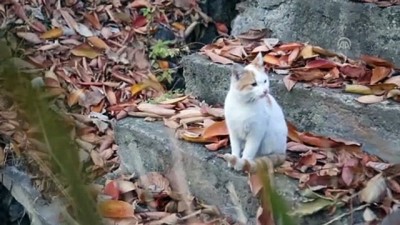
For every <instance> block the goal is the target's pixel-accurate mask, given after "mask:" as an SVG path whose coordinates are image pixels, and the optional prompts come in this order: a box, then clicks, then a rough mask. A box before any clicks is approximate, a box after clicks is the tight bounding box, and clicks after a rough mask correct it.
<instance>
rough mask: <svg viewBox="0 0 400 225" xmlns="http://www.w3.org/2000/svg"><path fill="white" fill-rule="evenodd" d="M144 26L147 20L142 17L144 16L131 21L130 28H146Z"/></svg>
mask: <svg viewBox="0 0 400 225" xmlns="http://www.w3.org/2000/svg"><path fill="white" fill-rule="evenodd" d="M146 24H147V19H146V17H144V16H138V17H136V19H135V20H134V21H133V24H132V26H133V27H134V28H136V29H137V28H139V27H143V26H146Z"/></svg>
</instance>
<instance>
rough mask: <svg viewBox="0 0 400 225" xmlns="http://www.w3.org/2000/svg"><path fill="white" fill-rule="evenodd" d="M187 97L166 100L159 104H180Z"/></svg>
mask: <svg viewBox="0 0 400 225" xmlns="http://www.w3.org/2000/svg"><path fill="white" fill-rule="evenodd" d="M188 97H189V96H188V95H185V96H182V97H178V98H172V99H167V100H164V101H162V102H160V104H164V105H168V104H176V103H178V102H181V101H183V100H185V99H187V98H188Z"/></svg>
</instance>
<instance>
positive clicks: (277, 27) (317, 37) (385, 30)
mask: <svg viewBox="0 0 400 225" xmlns="http://www.w3.org/2000/svg"><path fill="white" fill-rule="evenodd" d="M239 4H240V7H239V8H240V9H241V10H240V13H239V15H238V16H237V17H236V18H235V19H234V20H233V21H232V24H231V25H232V32H231V34H232V35H237V34H239V33H241V32H245V31H247V30H248V29H250V28H269V29H271V30H272V32H273V33H274V34H273V36H274V37H277V38H279V39H280V40H282V41H285V42H291V41H302V42H309V43H311V44H313V45H319V46H321V47H323V48H327V49H330V50H334V51H336V52H342V53H344V54H345V55H347V56H349V57H359V56H360V54H371V55H376V56H381V57H384V58H386V59H388V60H392V61H393V62H394V63H396V64H397V65H400V57H399V56H400V48H399V46H400V16H399V15H400V6H394V7H389V8H379V7H378V6H376V5H375V4H366V3H357V2H353V1H350V0H324V1H320V0H307V1H304V0H255V1H254V0H247V1H245V2H243V3H239Z"/></svg>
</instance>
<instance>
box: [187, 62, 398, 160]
mask: <svg viewBox="0 0 400 225" xmlns="http://www.w3.org/2000/svg"><path fill="white" fill-rule="evenodd" d="M182 65H183V71H184V73H183V75H184V78H185V82H186V93H187V94H193V95H194V96H197V97H199V99H201V100H205V101H206V102H207V103H210V104H223V103H224V98H225V95H226V93H227V91H228V89H229V76H230V66H229V65H221V64H216V63H212V62H211V61H210V60H208V59H207V58H206V57H205V56H202V55H199V54H193V55H189V56H187V57H185V58H184V59H183V60H182ZM282 78H283V76H282V75H277V74H272V75H271V78H270V79H271V92H272V94H273V95H274V96H275V97H276V98H277V101H278V102H279V103H280V104H281V105H282V107H283V110H284V113H285V115H286V117H287V119H288V120H289V121H291V122H293V123H294V124H295V125H296V126H297V127H298V128H299V129H302V130H306V131H311V132H316V133H318V134H321V135H328V136H334V137H340V138H345V139H350V140H355V141H358V142H361V143H363V145H364V149H365V150H366V151H368V152H369V153H371V154H375V155H377V156H379V157H381V158H383V159H384V160H387V161H390V162H394V163H398V162H400V139H399V138H398V134H399V133H400V120H399V115H400V104H398V103H393V102H382V103H378V104H372V105H363V104H360V103H358V102H356V101H355V98H356V97H357V95H354V94H347V93H343V92H342V91H341V90H337V89H328V88H316V87H313V88H307V87H306V86H305V85H304V84H301V83H298V84H296V86H295V87H294V88H293V89H292V91H291V92H288V91H287V89H286V87H285V85H284V84H283V81H282Z"/></svg>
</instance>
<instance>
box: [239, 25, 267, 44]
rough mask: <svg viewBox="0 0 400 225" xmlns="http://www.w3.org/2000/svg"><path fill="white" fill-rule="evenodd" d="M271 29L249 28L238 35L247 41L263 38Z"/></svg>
mask: <svg viewBox="0 0 400 225" xmlns="http://www.w3.org/2000/svg"><path fill="white" fill-rule="evenodd" d="M269 33H270V31H269V30H268V29H266V28H265V29H249V30H248V31H246V32H243V33H241V34H239V35H237V36H236V37H237V38H239V39H244V40H247V41H256V40H260V39H261V38H264V37H267V36H268V34H269Z"/></svg>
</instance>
